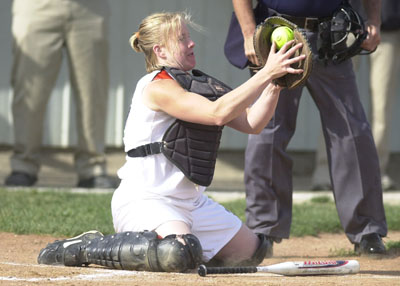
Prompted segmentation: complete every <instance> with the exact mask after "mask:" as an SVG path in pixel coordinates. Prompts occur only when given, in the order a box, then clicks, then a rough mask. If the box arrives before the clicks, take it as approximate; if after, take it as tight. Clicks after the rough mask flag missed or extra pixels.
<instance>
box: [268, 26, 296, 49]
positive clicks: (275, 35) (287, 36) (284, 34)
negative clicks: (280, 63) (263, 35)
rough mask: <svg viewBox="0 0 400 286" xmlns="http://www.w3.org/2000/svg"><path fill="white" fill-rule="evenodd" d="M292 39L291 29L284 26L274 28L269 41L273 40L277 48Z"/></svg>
mask: <svg viewBox="0 0 400 286" xmlns="http://www.w3.org/2000/svg"><path fill="white" fill-rule="evenodd" d="M293 39H294V34H293V30H292V29H290V28H289V27H286V26H280V27H278V28H275V30H274V31H273V32H272V34H271V42H275V44H276V48H277V49H278V50H279V49H280V48H282V47H283V45H284V44H286V42H288V41H291V40H293Z"/></svg>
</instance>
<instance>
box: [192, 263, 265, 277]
mask: <svg viewBox="0 0 400 286" xmlns="http://www.w3.org/2000/svg"><path fill="white" fill-rule="evenodd" d="M255 272H257V267H255V266H241V267H240V266H238V267H207V266H205V265H200V266H199V268H198V269H197V273H198V274H199V275H200V276H203V277H204V276H206V275H207V274H232V273H255Z"/></svg>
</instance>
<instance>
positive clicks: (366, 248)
mask: <svg viewBox="0 0 400 286" xmlns="http://www.w3.org/2000/svg"><path fill="white" fill-rule="evenodd" d="M354 251H355V252H356V253H357V254H367V255H375V254H385V253H386V248H385V245H384V244H383V241H382V238H381V236H380V235H379V234H377V233H370V234H366V235H364V236H363V237H362V238H361V241H360V243H356V244H354Z"/></svg>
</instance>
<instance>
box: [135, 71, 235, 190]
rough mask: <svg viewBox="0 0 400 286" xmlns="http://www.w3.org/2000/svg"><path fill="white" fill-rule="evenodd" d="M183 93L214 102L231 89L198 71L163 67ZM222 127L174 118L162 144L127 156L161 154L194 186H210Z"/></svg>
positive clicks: (149, 146)
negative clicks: (198, 95) (196, 94)
mask: <svg viewBox="0 0 400 286" xmlns="http://www.w3.org/2000/svg"><path fill="white" fill-rule="evenodd" d="M165 70H166V71H167V72H168V74H169V75H170V76H171V77H172V78H174V79H175V80H176V81H177V82H178V83H179V84H180V85H181V86H182V87H183V88H184V89H185V90H187V91H190V92H194V93H198V94H200V95H202V96H204V97H206V98H207V99H209V100H211V101H215V100H216V99H218V98H219V97H221V96H222V95H224V94H225V93H227V92H229V91H231V90H232V89H231V88H230V87H228V86H227V85H225V84H224V83H222V82H221V81H219V80H217V79H215V78H213V77H211V76H209V75H207V74H205V73H203V72H201V71H199V70H192V74H189V73H186V72H184V71H181V70H179V69H175V68H165ZM222 129H223V126H215V125H214V126H213V125H203V124H198V123H191V122H187V121H183V120H180V119H177V120H175V121H174V123H172V124H171V126H170V127H169V128H168V129H167V131H166V132H165V134H164V136H163V139H162V142H153V143H150V144H146V145H142V146H139V147H137V148H135V149H132V150H130V151H128V156H130V157H144V156H148V155H153V154H159V153H163V154H164V155H165V156H166V157H167V158H168V160H170V161H171V162H172V163H173V164H174V165H175V166H176V167H178V168H179V169H180V170H181V171H182V172H183V174H185V176H186V177H187V178H188V179H189V180H190V181H192V182H193V183H195V184H198V185H201V186H209V185H210V184H211V181H212V179H213V176H214V170H215V163H216V159H217V152H218V148H219V144H220V140H221V135H222Z"/></svg>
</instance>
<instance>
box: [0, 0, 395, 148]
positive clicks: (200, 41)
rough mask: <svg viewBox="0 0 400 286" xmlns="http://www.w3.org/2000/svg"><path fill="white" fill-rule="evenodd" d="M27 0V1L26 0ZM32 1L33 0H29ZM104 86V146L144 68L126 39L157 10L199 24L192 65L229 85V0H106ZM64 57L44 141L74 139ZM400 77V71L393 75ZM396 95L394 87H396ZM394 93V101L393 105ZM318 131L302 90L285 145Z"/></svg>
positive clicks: (299, 144) (2, 105)
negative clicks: (200, 30)
mask: <svg viewBox="0 0 400 286" xmlns="http://www.w3.org/2000/svg"><path fill="white" fill-rule="evenodd" d="M26 1H32V0H26ZM33 1H34V0H33ZM109 2H110V6H111V19H110V50H111V54H110V72H111V74H110V90H109V106H108V113H107V114H106V115H105V116H107V130H106V142H107V146H110V147H120V146H122V135H123V125H124V121H125V118H126V115H127V112H128V109H129V105H130V101H131V96H132V92H133V89H134V86H135V83H136V81H137V80H138V79H139V78H140V77H141V76H142V75H143V74H144V73H145V69H144V59H143V55H142V54H136V53H135V52H133V51H132V50H131V48H130V46H129V44H128V39H129V37H130V36H131V34H133V33H134V32H136V30H137V27H138V25H139V23H140V21H141V20H142V19H143V18H144V17H145V16H147V15H149V14H150V13H153V12H159V11H182V10H186V11H189V12H190V13H191V14H192V16H193V19H194V21H195V22H197V23H198V24H200V25H202V26H203V27H204V28H205V33H198V32H192V38H193V40H194V41H195V43H196V44H197V46H196V48H195V53H196V57H197V63H198V64H197V68H198V69H200V70H203V71H205V72H206V73H208V74H210V75H213V76H215V77H217V78H218V79H220V80H222V81H223V82H225V83H227V84H228V85H230V86H232V87H236V86H238V85H239V84H241V83H242V82H243V81H245V80H246V79H248V77H249V73H248V71H247V70H239V69H236V68H234V67H232V66H231V65H230V64H229V63H228V61H227V60H226V58H225V56H224V54H223V46H224V41H225V37H226V32H227V29H228V25H229V21H230V17H231V12H232V4H231V0H201V1H199V0H197V1H196V0H146V1H139V0H110V1H109ZM11 3H12V0H1V1H0V144H1V145H12V144H13V129H12V116H11V101H12V91H11V89H10V84H9V80H10V69H11V57H12V53H11V43H12V41H11ZM65 63H66V60H65V59H64V63H63V66H62V70H61V72H60V76H59V78H58V81H57V84H56V87H55V89H54V91H53V94H52V96H51V99H50V101H49V103H48V108H47V114H46V121H45V123H44V124H45V134H44V138H43V143H44V145H47V146H56V147H70V146H73V145H74V144H75V143H76V133H75V120H74V116H75V107H74V99H73V96H72V95H71V90H70V87H69V83H68V70H67V67H66V64H65ZM367 71H368V63H367V58H363V59H362V62H361V68H360V72H359V73H358V82H359V86H360V94H361V97H362V101H363V103H364V106H365V108H366V111H367V112H368V110H369V94H368V78H367ZM399 79H400V76H399ZM398 94H400V87H398ZM399 103H400V101H399V96H398V97H397V102H396V106H399ZM399 120H400V115H399V114H398V113H396V114H395V115H394V118H393V124H392V137H391V142H390V143H391V149H392V151H400V134H399V132H397V128H396V127H395V126H396V124H395V123H396V122H399ZM319 132H320V123H319V116H318V111H317V110H316V108H315V106H314V103H313V102H312V100H311V98H310V96H308V94H307V92H305V93H304V96H303V97H302V102H301V105H300V111H299V115H298V123H297V131H296V134H295V136H294V138H293V139H292V141H291V143H290V146H289V148H290V149H292V150H314V149H315V148H316V146H317V138H318V135H319ZM246 141H247V136H246V135H244V134H240V133H238V132H236V131H233V130H231V129H229V128H225V129H224V133H223V138H222V146H221V147H222V148H223V149H243V148H244V147H245V145H246Z"/></svg>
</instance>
